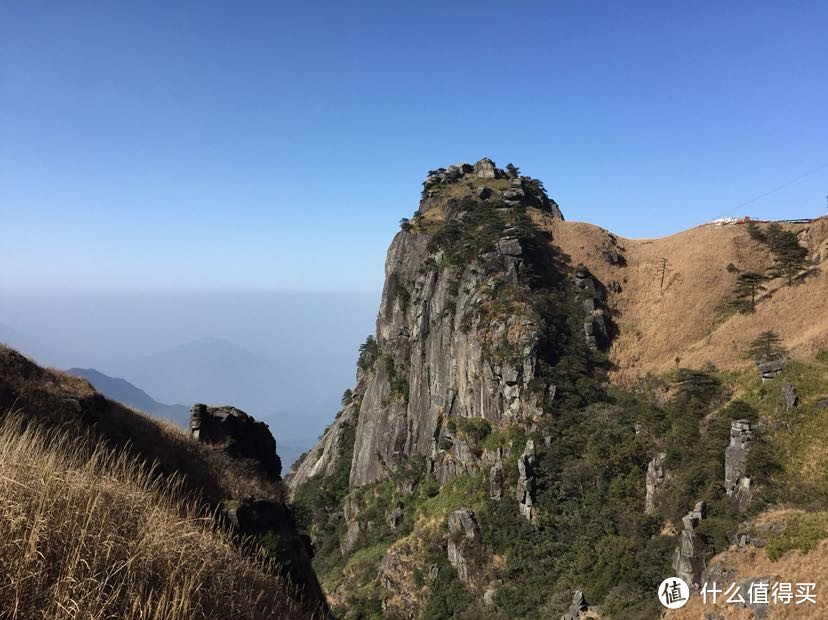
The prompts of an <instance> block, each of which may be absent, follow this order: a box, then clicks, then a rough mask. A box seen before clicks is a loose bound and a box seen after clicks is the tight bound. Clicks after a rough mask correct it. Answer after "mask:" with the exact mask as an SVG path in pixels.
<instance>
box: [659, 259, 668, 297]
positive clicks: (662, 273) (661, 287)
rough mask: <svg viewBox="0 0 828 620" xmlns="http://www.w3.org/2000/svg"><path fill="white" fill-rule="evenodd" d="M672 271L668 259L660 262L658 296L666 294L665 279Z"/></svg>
mask: <svg viewBox="0 0 828 620" xmlns="http://www.w3.org/2000/svg"><path fill="white" fill-rule="evenodd" d="M668 271H670V262H669V261H668V260H667V259H666V258H662V259H661V260H660V261H659V262H658V275H659V276H660V283H659V285H658V294H659V295H663V294H664V277H665V276H666V275H667V272H668Z"/></svg>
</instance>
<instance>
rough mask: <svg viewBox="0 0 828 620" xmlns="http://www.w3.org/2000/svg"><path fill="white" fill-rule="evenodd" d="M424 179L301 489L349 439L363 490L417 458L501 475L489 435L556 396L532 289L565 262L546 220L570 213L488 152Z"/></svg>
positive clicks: (429, 467) (438, 468)
mask: <svg viewBox="0 0 828 620" xmlns="http://www.w3.org/2000/svg"><path fill="white" fill-rule="evenodd" d="M423 186H424V191H423V197H422V200H421V202H420V205H419V209H418V210H417V212H416V213H415V215H414V217H413V218H412V219H411V220H403V222H402V223H401V224H402V225H401V228H402V230H401V231H400V232H399V233H398V234H397V236H396V237H395V238H394V240H393V242H392V243H391V246H390V248H389V249H388V255H387V259H386V265H385V286H384V287H383V294H382V300H381V303H380V309H379V315H378V318H377V329H376V335H375V336H372V337H371V338H370V339H369V341H366V343H365V345H364V347H363V348H364V351H363V353H364V355H363V356H362V357H361V360H360V363H359V368H358V372H357V384H356V386H355V387H354V388H353V390H352V392H351V394H352V398H351V402H350V403H349V404H348V405H347V406H346V407H345V409H344V410H343V412H342V413H341V414H340V416H339V417H338V418H337V420H336V421H335V422H334V424H333V425H332V426H331V427H330V428H329V430H328V431H327V432H326V434H325V436H324V437H323V438H322V440H321V442H320V444H318V445H317V447H315V448H314V449H313V450H312V451H311V452H310V453H309V455H308V456H307V457H306V458H305V459H304V460H303V461H302V462H301V463H300V464H299V465H298V466H297V469H296V471H295V472H294V473H293V474H292V475H291V476H290V478H289V484H290V488H291V490H292V491H293V490H295V489H296V488H297V487H298V486H299V485H301V484H303V483H304V482H306V481H307V480H310V479H311V478H314V477H316V476H319V475H328V474H330V472H331V471H332V468H333V467H334V465H335V463H336V460H337V458H338V455H339V454H341V453H343V449H342V447H343V443H342V440H343V438H352V441H353V442H354V443H353V446H352V448H350V449H348V450H345V451H346V452H347V454H348V457H349V458H351V463H350V473H349V486H350V488H355V487H359V486H363V485H365V484H369V483H372V482H375V481H378V480H381V479H383V478H385V477H387V476H388V475H389V474H390V473H391V472H394V471H397V470H399V468H400V467H401V466H402V465H404V464H410V463H414V462H421V463H425V471H423V472H421V473H420V474H419V475H421V476H422V475H431V476H434V477H435V478H437V479H438V480H439V481H440V482H447V481H449V480H451V479H452V478H455V477H457V476H459V475H463V474H467V473H473V472H476V471H481V470H483V469H484V468H485V469H486V470H488V469H490V468H491V467H492V466H493V465H494V464H495V462H496V460H497V459H496V457H495V455H493V454H489V453H488V452H486V451H485V450H484V449H482V448H481V446H480V440H481V438H482V436H483V435H485V434H486V433H487V432H488V431H489V430H490V429H492V428H494V427H496V426H498V425H500V424H501V423H503V422H504V421H510V420H511V421H515V420H524V419H525V420H531V419H532V418H535V417H537V416H540V415H542V414H543V402H544V400H551V399H552V398H554V395H555V386H554V385H551V384H550V385H547V384H546V380H544V379H542V378H541V377H538V367H539V359H540V357H539V356H540V355H541V352H540V350H541V338H542V333H543V321H544V318H543V316H541V314H539V311H538V307H537V304H536V303H535V301H534V298H533V295H534V291H535V289H536V288H537V287H538V286H539V282H540V283H541V285H544V284H543V282H545V281H546V280H548V279H549V278H550V267H549V265H550V264H551V263H552V262H553V261H552V260H550V256H548V254H549V253H550V252H551V249H550V246H549V244H548V240H547V239H546V238H545V237H544V236H543V235H544V234H545V233H541V231H540V230H539V229H538V228H537V226H536V225H535V223H534V221H533V218H536V217H546V218H549V217H561V215H560V211H559V209H558V207H557V204H555V202H554V201H553V200H551V199H549V197H548V196H547V194H546V191H545V189H544V188H543V185H542V184H541V183H540V181H537V180H535V179H532V178H531V177H528V176H523V175H520V174H519V171H518V170H517V168H515V167H514V166H511V165H510V166H507V169H506V170H503V169H500V168H498V167H497V166H496V165H495V164H494V162H492V161H491V160H489V159H481V160H480V161H478V162H476V163H475V164H465V163H462V164H457V165H454V166H449V167H447V168H441V169H438V170H433V171H431V172H429V174H428V177H427V178H426V180H425V182H424V184H423ZM556 273H557V272H556ZM554 277H555V278H556V279H555V282H556V283H557V284H559V285H561V286H569V283H568V282H567V281H566V277H565V276H564V275H560V274H559V275H555V276H554ZM589 320H590V321H592V318H591V316H590V318H589ZM530 384H531V385H532V389H530ZM347 429H350V431H351V432H345V431H346V430H347ZM495 476H496V477H497V474H495ZM495 492H496V491H495Z"/></svg>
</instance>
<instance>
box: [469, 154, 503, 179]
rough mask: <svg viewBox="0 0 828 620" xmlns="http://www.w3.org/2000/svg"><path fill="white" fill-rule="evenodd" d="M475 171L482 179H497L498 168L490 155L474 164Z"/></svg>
mask: <svg viewBox="0 0 828 620" xmlns="http://www.w3.org/2000/svg"><path fill="white" fill-rule="evenodd" d="M474 173H475V174H476V175H477V176H478V177H479V178H481V179H496V178H497V168H495V165H494V162H493V161H492V160H491V159H489V158H488V157H484V158H483V159H481V160H480V161H478V162H476V163H475V164H474Z"/></svg>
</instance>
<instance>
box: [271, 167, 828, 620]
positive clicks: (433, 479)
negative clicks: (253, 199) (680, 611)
mask: <svg viewBox="0 0 828 620" xmlns="http://www.w3.org/2000/svg"><path fill="white" fill-rule="evenodd" d="M826 221H827V220H826V219H825V218H823V219H821V220H815V221H804V222H790V223H771V224H767V223H756V222H753V223H746V222H727V223H719V224H711V225H703V226H700V227H698V228H696V229H693V230H691V231H686V232H685V233H680V234H679V235H674V236H672V237H668V238H666V239H659V240H641V241H634V240H628V239H622V238H620V237H617V236H616V235H613V234H612V233H610V232H608V231H605V230H603V229H600V228H598V227H596V226H592V225H589V224H582V223H572V222H566V221H564V219H563V216H562V214H561V211H560V209H559V207H558V205H557V204H556V203H555V201H554V200H552V199H551V198H549V196H548V195H547V193H546V190H545V188H544V187H543V184H542V183H541V182H540V181H538V180H536V179H533V178H531V177H528V176H525V175H521V174H520V172H519V170H518V169H517V168H516V167H515V166H513V165H511V164H510V165H508V166H507V167H506V168H505V169H500V168H498V167H497V166H496V165H495V164H494V163H493V162H492V161H491V160H488V159H482V160H480V161H478V162H477V163H475V164H473V165H471V164H458V165H454V166H449V167H447V168H445V169H443V168H441V169H438V170H433V171H430V172H429V173H428V175H427V177H426V179H425V181H424V183H423V192H422V196H421V200H420V204H419V208H418V209H417V210H416V212H415V213H414V215H413V216H412V217H411V218H410V219H408V218H406V219H403V220H402V221H401V222H400V228H401V230H400V232H399V233H397V235H396V236H395V237H394V240H393V241H392V243H391V246H390V248H389V250H388V255H387V259H386V264H385V284H384V287H383V294H382V299H381V302H380V308H379V313H378V317H377V323H376V332H375V334H374V335H371V336H369V337H368V338H367V339H366V341H365V342H364V344H363V345H362V346H361V347H360V355H359V360H358V363H357V372H356V384H355V385H354V387H353V388H352V389H349V390H346V392H345V394H344V395H343V399H342V405H343V406H342V410H341V411H340V412H339V413H338V414H337V416H336V418H335V420H334V421H333V423H332V424H331V425H330V426H329V427H328V428H327V429H326V431H325V433H324V434H323V436H322V437H321V439H320V441H319V443H318V444H317V445H316V446H315V447H314V448H313V449H311V450H310V451H309V452H308V453H307V454H306V455H305V456H304V457H303V458H300V460H299V461H297V463H296V464H295V465H294V467H293V469H292V470H291V473H290V474H289V476H288V477H287V482H288V486H289V492H290V496H291V498H292V500H293V501H294V503H295V506H296V510H297V514H298V515H299V516H300V520H301V521H302V522H303V523H304V524H305V526H306V527H307V528H308V529H309V531H310V533H311V536H312V538H313V540H314V544H315V548H316V558H315V561H314V566H315V567H316V570H317V572H318V574H319V576H320V580H321V582H322V584H323V586H324V587H325V589H326V593H327V595H328V597H329V599H330V601H331V603H332V604H333V606H334V609H335V611H337V612H342V613H343V614H347V616H348V617H361V616H365V617H371V616H379V615H383V616H385V617H424V618H446V617H463V618H465V617H468V618H477V617H562V618H566V619H567V620H574V619H575V618H584V617H604V616H610V617H655V616H657V615H658V614H659V612H660V607H659V605H658V602H657V599H656V597H655V595H654V593H655V590H656V588H657V586H658V584H659V583H660V582H661V581H662V580H663V579H664V578H665V577H667V576H670V575H680V576H682V577H683V578H685V579H686V581H687V582H688V584H690V586H691V588H692V590H693V591H694V592H696V591H698V588H699V587H700V585H701V584H702V583H703V581H704V579H705V578H707V577H709V573H707V572H706V570H707V569H706V568H705V567H706V566H708V565H710V563H714V562H716V561H717V559H718V558H719V557H724V556H719V555H717V556H716V557H715V558H714V557H713V555H714V554H715V553H719V552H723V551H725V550H726V549H727V548H728V545H729V544H730V541H732V540H736V539H738V540H742V541H746V540H753V539H751V538H749V537H748V535H747V534H746V533H745V532H747V531H754V530H750V529H749V528H752V527H754V526H752V525H748V521H749V519H751V518H752V517H753V515H756V514H758V513H759V512H760V511H765V513H767V512H768V511H772V510H773V506H775V505H776V504H777V503H778V502H780V501H784V502H785V503H786V504H787V505H789V506H791V507H793V508H795V509H797V510H804V509H806V508H807V509H809V510H823V511H824V510H826V508H828V497H826V496H825V494H824V492H823V491H822V490H820V489H822V488H823V487H824V486H825V485H826V484H828V475H825V473H824V471H825V470H824V468H823V469H819V468H818V469H816V470H815V469H814V460H818V461H820V462H823V463H824V450H823V449H822V448H820V447H819V445H818V440H817V439H815V437H817V436H818V434H819V433H816V432H815V429H816V428H818V426H819V419H820V415H821V414H820V411H822V410H823V409H824V406H825V405H824V403H825V402H826V396H828V372H826V364H828V350H826V349H828V325H826V324H825V321H824V317H825V313H824V308H822V307H821V306H820V304H822V306H824V302H820V301H817V300H820V299H824V294H823V293H822V292H823V291H824V290H825V286H826V276H825V274H824V273H823V272H822V270H821V269H820V267H819V265H820V263H821V262H822V261H823V260H824V259H825V258H826V256H828V252H826V247H828V246H827V245H826V243H827V242H826V239H828V234H826V233H827V232H828V226H826ZM791 260H795V261H796V263H795V264H794V263H790V261H791ZM785 261H788V266H789V267H790V268H789V269H787V272H786V273H787V276H786V277H781V276H779V275H777V274H778V273H779V272H780V269H779V266H780V265H781V264H784V263H785ZM783 266H784V265H783ZM766 272H767V275H765V274H766ZM743 274H747V275H743ZM744 282H752V283H754V285H753V286H754V288H752V289H751V291H752V293H751V297H750V303H747V302H746V301H745V299H744V292H743V289H744V286H743V283H744ZM757 283H758V284H757ZM740 295H741V297H740ZM807 307H810V308H812V309H815V310H822V311H821V312H810V313H808V312H803V308H807ZM802 330H804V333H806V334H807V337H806V338H803V337H802V336H801V335H800V332H802ZM777 332H778V333H779V334H782V336H781V337H780V336H778V335H777ZM762 338H765V341H764V342H766V343H767V346H766V347H765V348H767V349H768V350H770V349H771V348H772V349H773V351H772V355H773V356H774V357H773V359H772V360H771V362H772V363H771V364H770V365H768V363H767V362H768V360H765V359H751V360H748V359H745V354H746V351H747V350H748V349H751V350H754V351H755V350H762V344H761V342H762ZM757 363H758V369H759V372H757V366H756V365H755V364H757ZM717 365H718V366H717ZM820 403H822V404H820ZM793 410H796V412H797V416H798V417H797V422H796V423H795V424H793V423H792V422H791V421H790V416H791V413H790V412H791V411H793ZM807 429H810V430H807ZM792 455H798V456H795V457H794V456H792ZM820 467H821V466H820ZM817 472H822V473H817ZM815 498H819V499H815ZM688 511H689V512H688ZM785 514H790V513H785ZM797 514H798V513H797ZM824 514H825V513H819V515H821V516H818V517H815V518H816V519H817V520H818V521H819V519H823V518H824ZM774 518H776V517H774ZM781 518H783V519H784V518H787V517H785V516H783V517H781ZM797 518H800V517H797ZM802 518H803V519H810V518H812V517H802ZM819 522H820V523H821V522H822V521H819ZM760 523H761V522H760ZM809 523H810V521H809ZM682 525H683V526H684V527H683V528H682ZM756 527H759V526H758V525H757V526H756ZM790 531H791V532H795V531H797V530H796V527H794V526H792V527H791V530H790ZM740 537H741V538H740ZM796 540H798V539H796V538H795V537H794V534H792V535H791V537H789V538H786V537H785V536H781V535H780V536H777V537H776V538H774V539H773V541H774V542H773V543H772V545H777V547H774V548H781V549H789V548H796V545H798V544H800V543H798V542H795V541H796ZM756 541H757V543H756V544H757V548H759V546H761V545H763V544H764V543H765V542H766V541H765V539H764V538H762V536H756ZM791 545H793V547H791ZM769 553H770V551H769ZM774 553H775V552H774ZM722 570H732V571H737V570H743V568H740V569H735V568H728V567H726V568H722ZM743 576H745V577H750V575H743Z"/></svg>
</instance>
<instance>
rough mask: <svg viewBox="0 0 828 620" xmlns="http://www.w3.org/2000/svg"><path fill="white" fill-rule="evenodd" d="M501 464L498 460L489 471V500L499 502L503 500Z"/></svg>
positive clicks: (503, 481) (503, 480)
mask: <svg viewBox="0 0 828 620" xmlns="http://www.w3.org/2000/svg"><path fill="white" fill-rule="evenodd" d="M504 484H505V479H504V477H503V463H502V462H501V461H499V460H498V462H497V463H495V464H494V465H492V468H491V469H490V470H489V499H493V500H495V501H500V500H501V499H502V498H503V486H504Z"/></svg>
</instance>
